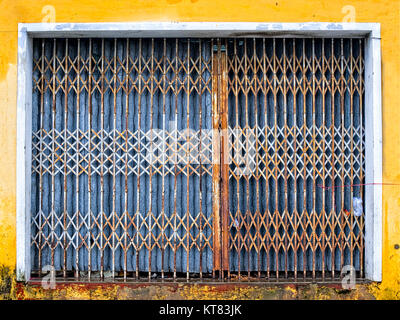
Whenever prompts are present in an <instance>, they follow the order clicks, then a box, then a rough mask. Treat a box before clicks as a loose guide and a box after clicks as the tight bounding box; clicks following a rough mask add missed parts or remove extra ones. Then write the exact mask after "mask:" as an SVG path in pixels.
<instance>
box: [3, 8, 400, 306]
mask: <svg viewBox="0 0 400 320" xmlns="http://www.w3.org/2000/svg"><path fill="white" fill-rule="evenodd" d="M399 4H400V1H399V0H373V1H371V0H370V1H350V0H335V1H331V0H327V1H318V0H307V1H305V0H285V1H283V0H257V1H256V0H247V1H246V0H225V1H221V0H114V1H110V0H108V1H106V0H104V1H99V0H78V1H77V0H73V1H66V0H53V1H51V0H45V1H43V0H34V1H29V0H24V1H21V0H0V146H1V151H0V266H1V265H5V266H9V267H11V269H13V268H15V263H16V242H15V239H16V230H15V216H16V209H15V207H16V205H15V196H16V191H15V188H16V166H15V162H16V95H17V68H16V63H17V24H18V23H19V22H42V21H43V22H49V21H51V18H52V16H51V13H52V10H51V8H50V10H46V8H48V7H45V6H49V5H50V6H52V7H53V8H54V9H55V22H126V21H130V22H132V21H151V20H153V21H264V22H310V21H315V22H342V21H344V22H349V21H351V19H352V18H354V19H355V22H379V23H381V35H382V43H381V44H382V82H383V95H382V96H383V182H384V183H399V184H400V160H399V159H400V144H399V142H398V140H399V137H400V111H399V107H398V101H399V100H400V87H399V74H400V59H399V52H400V22H399V16H400V11H399V10H400V6H399ZM353 13H354V14H355V16H354V15H352V14H353ZM383 237H384V238H383V281H382V285H381V286H380V288H379V289H377V290H376V291H374V293H375V295H376V296H377V297H378V298H379V297H380V298H385V297H397V298H399V299H400V249H398V250H396V249H395V248H394V245H395V244H400V186H384V187H383Z"/></svg>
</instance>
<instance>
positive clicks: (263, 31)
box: [16, 22, 382, 281]
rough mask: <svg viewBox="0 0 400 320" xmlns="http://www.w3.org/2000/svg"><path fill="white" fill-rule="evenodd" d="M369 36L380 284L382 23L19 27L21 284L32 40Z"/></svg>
mask: <svg viewBox="0 0 400 320" xmlns="http://www.w3.org/2000/svg"><path fill="white" fill-rule="evenodd" d="M271 36H273V37H301V38H304V37H305V38H307V37H322V38H331V37H340V38H351V37H360V36H361V37H365V38H366V41H365V77H364V79H365V99H364V101H365V183H366V186H365V277H366V279H368V280H372V281H381V280H382V186H381V185H380V183H381V182H382V105H381V103H382V99H381V43H380V42H381V39H380V24H379V23H326V22H324V23H315V22H312V23H311V22H310V23H258V22H132V23H20V24H19V25H18V97H17V190H16V192H17V197H16V202H17V203H16V205H17V270H16V271H17V280H18V281H27V280H29V279H30V275H31V254H30V253H31V207H30V204H31V161H32V160H31V148H32V147H31V140H32V138H31V136H32V123H31V122H32V39H33V38H79V37H93V38H99V37H124V38H125V37H132V38H136V37H206V38H212V37H271Z"/></svg>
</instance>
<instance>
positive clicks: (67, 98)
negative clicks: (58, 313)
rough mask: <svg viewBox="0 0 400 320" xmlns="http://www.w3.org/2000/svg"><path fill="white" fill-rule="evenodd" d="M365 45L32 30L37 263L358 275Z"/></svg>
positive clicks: (135, 274)
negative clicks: (80, 35)
mask: <svg viewBox="0 0 400 320" xmlns="http://www.w3.org/2000/svg"><path fill="white" fill-rule="evenodd" d="M363 45H364V40H363V39H282V38H252V39H250V38H246V39H237V38H234V39H212V40H211V39H51V40H48V39H38V40H36V39H35V41H34V47H35V48H36V49H35V50H36V51H35V54H34V61H33V82H34V83H33V85H34V90H33V94H34V95H35V99H34V102H35V105H34V106H33V107H34V109H35V117H36V118H35V119H36V120H35V121H34V123H35V125H34V129H33V132H32V177H33V179H35V180H34V181H35V183H34V188H35V190H34V194H35V195H34V198H33V202H34V205H33V210H34V211H33V212H32V228H33V230H34V232H33V233H32V250H33V252H34V260H35V265H34V267H33V270H34V272H37V273H38V274H39V276H42V274H43V272H44V271H45V270H44V267H45V265H50V266H51V267H53V268H55V269H56V270H57V271H60V275H61V276H62V277H63V278H68V277H70V276H71V275H73V276H74V277H75V278H81V277H87V278H88V279H89V280H92V279H97V277H98V278H99V279H103V278H108V277H112V278H118V277H121V278H122V279H123V280H124V281H128V280H130V279H135V280H141V279H146V281H153V279H156V278H160V279H162V280H166V279H173V280H176V279H178V278H180V277H183V278H185V279H186V280H190V279H191V278H192V275H193V276H194V277H197V276H198V277H200V279H203V278H207V277H213V278H217V277H218V278H219V279H221V280H226V279H230V280H235V279H238V280H239V281H241V280H246V281H247V280H250V279H256V280H258V281H261V280H263V279H266V280H276V281H280V280H281V279H283V280H284V281H290V279H293V280H294V281H297V280H298V278H303V280H306V281H308V279H310V280H314V281H315V280H317V279H322V280H323V281H326V280H328V279H331V280H335V279H338V278H339V276H340V270H341V269H342V268H343V266H344V265H346V264H350V265H355V266H356V269H357V272H358V275H359V277H361V278H362V277H363V276H364V275H363V263H364V261H363V255H364V252H363V251H364V239H363V232H364V218H363V216H361V217H356V216H354V215H353V203H352V199H353V197H360V198H361V199H363V187H362V184H363V183H364V175H365V174H364V142H363V141H364V131H363V121H364V120H363V112H364V111H363V95H364V83H363V82H364V79H363V72H364V57H363V50H362V47H363ZM208 105H209V108H208ZM207 119H210V121H209V122H207V121H208V120H207ZM171 122H172V124H171ZM186 131H191V133H187V132H186ZM207 183H210V188H208V187H207ZM336 186H344V187H343V188H336ZM208 200H210V201H208ZM346 212H350V214H347V213H346ZM210 254H211V259H212V263H211V264H212V266H211V267H209V265H208V261H209V260H208V259H209V258H208V257H209V255H210Z"/></svg>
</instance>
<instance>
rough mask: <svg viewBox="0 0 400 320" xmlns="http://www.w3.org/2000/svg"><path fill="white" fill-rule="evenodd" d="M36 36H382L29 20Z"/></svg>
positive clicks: (316, 26) (352, 26)
mask: <svg viewBox="0 0 400 320" xmlns="http://www.w3.org/2000/svg"><path fill="white" fill-rule="evenodd" d="M20 28H21V29H23V30H26V32H28V34H29V36H33V37H47V38H53V37H189V36H190V37H208V38H210V37H246V36H247V37H257V36H259V37H267V36H273V37H278V36H281V37H347V38H349V37H363V36H366V35H368V34H370V33H371V32H372V36H373V37H378V36H379V27H378V25H377V24H375V23H331V22H308V23H264V22H127V23H124V22H122V23H26V24H20Z"/></svg>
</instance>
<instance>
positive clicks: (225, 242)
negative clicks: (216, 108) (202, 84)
mask: <svg viewBox="0 0 400 320" xmlns="http://www.w3.org/2000/svg"><path fill="white" fill-rule="evenodd" d="M225 50H226V44H225ZM218 51H219V62H220V66H221V67H220V68H219V70H220V71H221V73H220V75H219V87H218V92H219V99H220V100H219V105H220V121H221V133H222V134H221V142H220V143H221V184H222V185H221V186H220V187H221V227H222V230H221V231H222V272H224V270H228V268H229V189H228V186H229V181H228V179H229V164H228V163H229V153H228V152H229V149H228V71H227V69H228V66H227V57H226V51H221V46H219V48H218ZM222 275H223V274H222Z"/></svg>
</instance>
